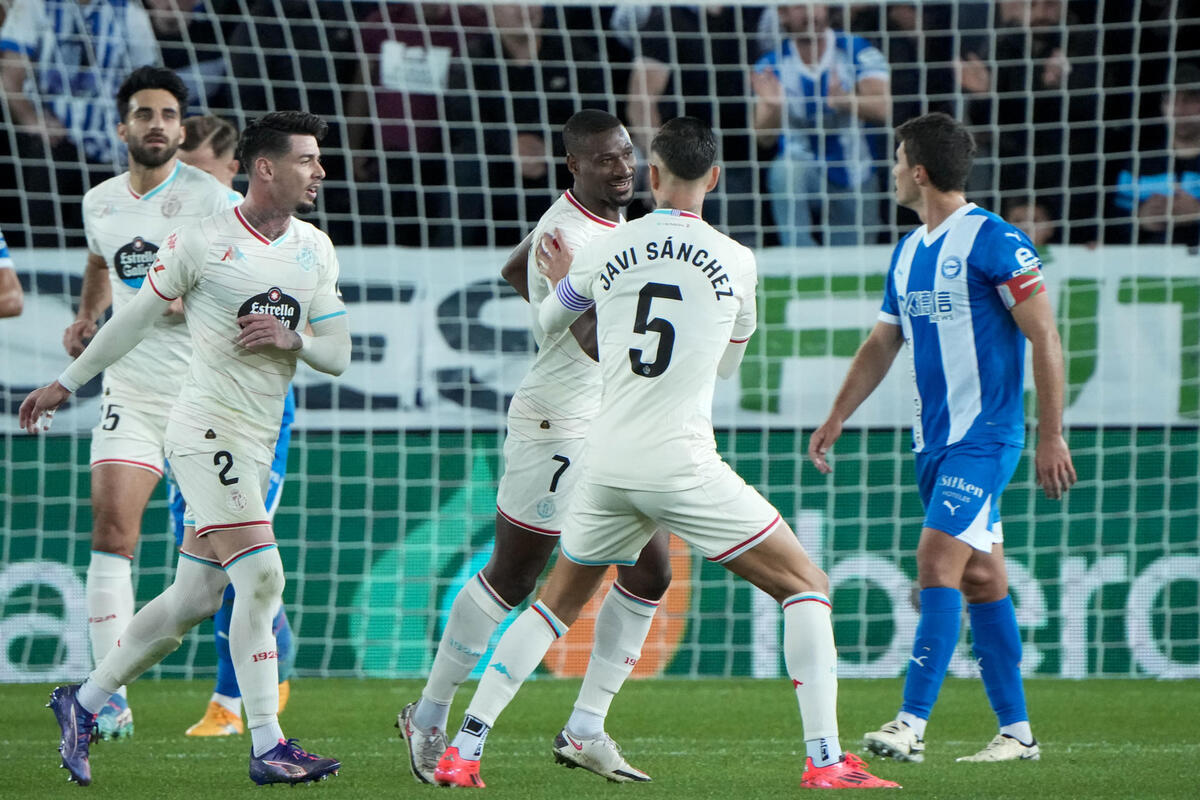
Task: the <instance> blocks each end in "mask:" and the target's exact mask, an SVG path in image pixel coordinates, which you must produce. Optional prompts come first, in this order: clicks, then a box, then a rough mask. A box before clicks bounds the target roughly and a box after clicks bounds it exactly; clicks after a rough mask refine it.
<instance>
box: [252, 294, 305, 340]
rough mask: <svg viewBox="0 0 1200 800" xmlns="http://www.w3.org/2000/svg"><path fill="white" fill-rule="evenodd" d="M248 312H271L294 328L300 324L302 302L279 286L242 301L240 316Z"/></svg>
mask: <svg viewBox="0 0 1200 800" xmlns="http://www.w3.org/2000/svg"><path fill="white" fill-rule="evenodd" d="M246 314H270V315H271V316H273V317H275V318H276V319H278V320H279V321H280V322H282V323H283V324H284V325H287V326H288V328H290V329H292V330H296V328H298V327H299V326H300V303H299V302H298V301H297V300H296V298H294V297H291V296H290V295H286V294H284V293H283V292H282V291H281V290H280V289H279V287H277V286H272V287H271V288H270V289H268V290H267V291H265V292H263V293H262V294H256V295H255V296H254V297H251V298H250V299H249V300H247V301H246V302H244V303H242V307H241V308H239V309H238V316H239V317H241V316H244V315H246Z"/></svg>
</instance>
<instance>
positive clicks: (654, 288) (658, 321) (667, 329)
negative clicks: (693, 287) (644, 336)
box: [629, 283, 683, 378]
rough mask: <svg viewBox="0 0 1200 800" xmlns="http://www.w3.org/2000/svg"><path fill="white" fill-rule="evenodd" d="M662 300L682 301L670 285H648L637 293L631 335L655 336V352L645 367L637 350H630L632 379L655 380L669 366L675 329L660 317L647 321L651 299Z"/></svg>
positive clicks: (678, 293) (676, 288)
mask: <svg viewBox="0 0 1200 800" xmlns="http://www.w3.org/2000/svg"><path fill="white" fill-rule="evenodd" d="M656 297H658V298H661V299H663V300H683V293H682V292H680V291H679V287H678V286H675V285H674V284H669V283H647V284H646V285H645V286H643V287H642V290H641V291H640V292H638V306H637V318H636V319H634V321H633V332H634V333H647V332H648V331H654V332H655V333H657V334H658V352H657V353H656V354H655V356H654V361H652V362H650V363H646V362H645V361H643V360H642V355H643V353H642V351H641V350H640V349H639V348H636V347H631V348H629V368H630V369H631V370H633V374H634V375H640V376H641V377H643V378H657V377H658V376H659V375H662V374H663V373H664V372H666V371H667V367H669V366H670V365H671V350H672V349H673V348H674V347H675V328H674V326H672V325H671V323H669V322H667V321H666V320H665V319H663V318H662V317H655V318H654V319H650V302H651V301H652V300H654V298H656Z"/></svg>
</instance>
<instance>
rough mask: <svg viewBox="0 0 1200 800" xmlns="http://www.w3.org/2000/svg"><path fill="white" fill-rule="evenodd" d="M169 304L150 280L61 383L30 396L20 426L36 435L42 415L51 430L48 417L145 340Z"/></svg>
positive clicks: (21, 412)
mask: <svg viewBox="0 0 1200 800" xmlns="http://www.w3.org/2000/svg"><path fill="white" fill-rule="evenodd" d="M169 303H170V301H169V300H167V299H166V298H163V297H160V296H159V295H158V293H157V292H156V291H154V289H153V287H152V285H151V283H150V281H149V280H147V281H146V284H145V285H144V286H143V288H142V290H141V291H139V292H138V293H137V294H135V295H134V296H133V299H131V300H130V301H129V303H128V304H126V305H125V307H124V308H122V309H121V310H120V311H119V312H118V313H116V314H114V315H113V318H112V319H111V320H109V321H108V324H107V325H105V326H104V328H103V329H101V331H100V332H99V333H97V334H96V338H94V339H92V341H91V342H90V343H89V344H88V346H87V347H85V348H84V350H83V352H82V353H81V354H80V355H79V358H77V359H75V360H74V361H72V362H71V364H70V365H69V366H68V367H67V368H66V369H65V370H63V373H62V375H59V376H58V380H57V381H55V382H54V383H51V384H49V385H48V386H43V387H42V388H41V389H37V390H35V391H34V392H32V393H30V395H29V396H28V397H26V398H25V402H23V403H21V410H20V412H19V415H18V418H19V420H20V423H21V427H22V428H24V429H25V430H27V431H29V432H30V433H36V432H37V426H38V423H39V419H40V418H42V417H43V416H44V417H45V419H44V420H42V429H43V430H48V429H49V427H50V421H49V416H50V415H51V414H53V412H54V409H56V408H58V407H59V406H60V405H62V404H63V403H64V402H66V400H67V398H68V397H70V395H71V393H72V392H74V391H75V390H76V389H78V388H79V387H80V386H83V385H84V384H85V383H87V382H88V381H90V380H91V379H92V378H94V377H96V376H97V375H99V374H100V373H101V372H103V371H104V370H105V369H107V368H108V367H109V366H110V365H111V364H113V363H115V362H116V361H118V360H119V359H120V358H121V357H122V356H123V355H125V354H126V353H128V352H129V351H130V350H132V349H133V348H134V347H136V346H137V345H138V343H139V342H141V341H142V339H144V338H146V334H147V333H149V331H150V328H151V326H152V325H153V324H154V320H155V319H156V318H157V317H158V316H159V315H161V314H162V313H163V310H164V309H165V308H166V307H167V305H168V304H169Z"/></svg>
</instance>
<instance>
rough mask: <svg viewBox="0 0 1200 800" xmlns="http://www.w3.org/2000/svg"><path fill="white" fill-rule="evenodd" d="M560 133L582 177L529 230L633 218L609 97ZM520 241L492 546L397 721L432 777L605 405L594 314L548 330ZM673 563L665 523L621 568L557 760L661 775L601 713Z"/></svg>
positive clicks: (539, 564)
mask: <svg viewBox="0 0 1200 800" xmlns="http://www.w3.org/2000/svg"><path fill="white" fill-rule="evenodd" d="M563 143H564V145H565V149H566V151H567V166H568V168H569V169H570V170H571V173H572V175H573V176H574V178H575V181H574V188H573V189H569V190H567V191H566V192H564V193H563V194H562V196H561V197H559V198H558V200H557V201H556V202H555V203H554V205H553V206H551V207H550V209H549V210H548V211H547V212H546V213H545V214H544V215H543V216H542V218H541V220H540V221H539V222H538V225H537V227H536V228H535V230H534V232H533V234H532V240H533V241H539V240H540V239H541V236H542V235H543V234H546V233H553V232H554V231H555V230H556V229H558V230H561V231H562V235H563V238H564V240H565V242H566V246H567V247H569V248H570V249H571V250H576V249H578V248H580V247H582V246H584V244H586V243H587V242H588V241H590V240H591V239H593V238H595V237H596V236H599V235H602V234H604V233H606V232H608V231H610V230H612V229H613V228H615V227H617V225H618V223H620V222H622V221H623V220H622V217H621V209H622V208H624V207H625V206H626V205H628V204H629V202H630V200H632V199H633V177H634V171H635V166H636V163H635V156H634V150H633V143H632V142H631V141H630V139H629V133H628V132H627V131H626V130H625V126H624V125H622V124H621V121H620V120H619V119H617V118H616V117H615V116H613V115H612V114H609V113H607V112H604V111H599V110H595V109H585V110H583V111H580V112H578V113H576V114H574V115H572V116H571V118H570V119H568V120H567V121H566V123H565V124H564V125H563ZM515 252H516V253H517V254H524V255H523V257H521V258H516V257H514V260H511V261H510V262H509V265H506V267H505V270H504V275H505V277H506V278H507V279H508V280H509V282H510V283H512V284H513V285H514V288H516V289H517V291H518V292H519V293H521V294H522V295H523V296H525V297H526V299H528V300H529V301H530V303H531V312H532V315H533V319H532V329H533V336H534V340H535V341H536V342H537V345H538V354H537V358H536V360H535V361H534V363H533V366H531V367H530V369H529V372H528V373H527V374H526V376H525V378H524V380H522V381H521V386H520V388H519V389H518V390H517V392H516V394H515V395H514V396H513V399H512V402H511V404H510V405H509V410H508V435H507V437H506V438H505V441H504V475H503V477H502V478H501V479H500V486H499V490H498V492H497V497H496V544H495V547H494V548H493V550H492V556H491V559H490V560H489V561H488V563H487V565H485V566H484V568H483V569H482V570H480V572H479V574H477V575H475V576H473V577H472V578H471V579H470V580H469V581H468V582H467V584H466V585H465V586H464V587H463V589H462V590H461V591H460V592H459V593H458V596H457V597H456V598H455V599H454V604H453V606H452V607H451V611H450V618H449V620H448V621H447V624H446V629H445V631H444V632H443V633H442V639H441V641H440V643H439V644H438V650H437V655H436V656H435V658H434V662H433V667H432V668H431V669H430V674H429V679H428V681H427V683H426V684H425V689H424V691H423V692H422V696H421V699H420V700H419V701H418V702H416V703H411V704H409V705H408V706H406V707H405V708H404V710H403V711H401V712H400V715H399V719H398V720H397V723H396V725H397V727H398V728H400V733H401V735H402V736H403V737H404V740H405V742H406V743H407V745H408V751H409V767H410V769H411V770H412V773H413V775H414V776H415V777H416V778H417V779H418V780H420V781H422V782H425V783H433V782H434V781H435V777H434V771H435V769H436V767H437V762H438V759H439V758H440V757H441V755H442V753H443V752H444V751H445V750H446V745H447V740H446V735H445V730H446V719H447V717H448V716H449V712H450V703H451V701H452V700H453V699H454V693H455V690H457V688H458V687H459V685H461V684H462V683H463V681H465V680H466V679H467V677H468V676H469V675H470V674H471V671H472V670H473V669H474V668H475V665H476V664H477V663H478V662H479V659H480V658H481V657H482V656H483V654H484V653H485V652H486V651H487V646H488V642H489V641H490V639H491V637H492V634H493V633H494V632H495V631H496V628H497V627H499V625H500V623H501V622H503V621H504V619H505V618H506V617H507V616H508V614H509V612H511V611H512V609H513V608H514V607H516V606H517V605H519V604H520V603H522V602H524V600H525V598H526V597H528V596H529V593H530V592H532V591H533V588H534V585H535V583H536V581H537V578H538V576H539V575H541V573H542V570H543V569H545V567H546V562H547V561H548V560H549V558H550V555H551V553H552V552H553V551H554V548H555V547H556V546H557V545H558V540H559V531H560V528H561V527H562V521H563V518H564V517H565V515H566V510H567V507H568V505H569V502H570V499H571V497H572V494H573V492H574V489H575V486H576V484H577V483H578V480H579V478H578V475H579V473H580V471H581V470H582V469H584V468H585V467H584V461H583V459H582V455H583V441H584V436H585V435H586V434H587V431H588V428H589V426H590V425H591V422H592V419H593V418H594V417H595V416H596V414H597V413H598V412H599V410H600V388H601V387H600V369H599V367H598V366H597V365H596V362H595V361H594V356H592V355H589V354H588V352H586V351H587V350H592V351H594V349H595V325H594V320H595V315H594V314H593V315H589V317H590V319H581V320H579V322H581V323H586V324H584V325H583V326H576V327H575V328H574V329H573V330H571V331H568V330H567V329H565V328H564V329H563V330H561V331H557V332H555V333H553V334H550V333H547V332H546V331H544V330H543V329H542V327H541V325H540V324H539V323H538V319H537V310H538V306H539V305H540V304H541V302H542V300H544V299H545V298H546V296H547V295H549V294H550V293H551V292H552V291H553V287H552V286H551V285H550V283H549V281H547V280H546V278H544V277H543V276H542V275H541V274H540V273H539V272H538V270H537V265H536V261H535V256H534V254H533V253H532V252H530V249H529V248H528V247H527V246H526V245H525V244H522V245H521V246H519V247H518V248H517V250H516V251H515ZM517 265H519V268H518V269H513V267H514V266H517ZM670 570H671V566H670V555H669V542H668V538H667V534H665V533H659V534H657V535H656V536H655V537H654V539H653V541H652V543H651V544H650V545H648V546H647V547H646V549H645V551H644V552H643V554H642V556H641V558H639V560H638V563H637V564H636V565H635V564H633V563H632V562H630V564H629V565H622V566H621V567H620V568H619V570H618V575H617V580H616V581H615V582H614V584H613V588H612V590H610V591H609V593H608V595H607V596H606V597H605V599H604V603H603V604H602V605H601V607H600V612H599V614H598V615H597V618H596V626H595V630H596V641H595V647H594V649H593V652H592V657H591V659H590V661H589V663H588V669H587V673H586V674H585V676H584V679H583V685H582V686H581V687H580V690H579V698H578V700H577V701H576V703H575V708H574V710H573V712H572V713H571V716H570V718H569V719H568V720H567V724H566V725H565V726H564V727H563V729H562V731H560V732H559V733H558V735H557V736H556V737H555V740H554V745H553V751H554V754H555V758H556V760H558V761H559V762H561V763H564V764H567V765H568V766H577V767H583V768H584V769H587V770H590V771H592V772H595V773H596V774H598V775H602V776H604V777H605V778H608V779H609V780H612V781H617V782H628V781H648V780H650V777H649V776H648V775H647V774H646V773H644V772H642V771H641V770H639V769H637V768H635V767H633V766H631V765H630V764H629V763H628V762H627V761H626V760H625V758H624V757H623V756H622V755H621V751H620V749H619V748H618V747H617V746H616V744H615V743H614V742H613V741H612V739H611V738H609V737H608V735H607V734H606V733H605V731H604V720H605V717H606V715H607V713H608V709H609V705H610V704H611V702H612V699H613V697H614V696H615V695H616V693H617V692H618V691H619V690H620V688H621V686H622V685H623V684H624V682H625V679H626V678H628V677H629V674H630V673H631V672H632V671H633V668H634V666H635V665H636V663H637V661H638V659H639V658H640V656H641V649H642V643H643V642H644V641H645V638H646V635H647V634H648V633H649V631H650V624H651V622H652V621H653V619H654V613H655V611H656V610H657V608H658V603H659V600H660V598H661V597H662V595H663V593H664V592H666V590H667V587H668V586H669V585H670V582H671V571H670ZM465 724H467V725H468V726H471V725H474V724H475V723H474V721H473V720H467V722H466V723H465Z"/></svg>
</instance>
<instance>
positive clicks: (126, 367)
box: [63, 67, 241, 739]
mask: <svg viewBox="0 0 1200 800" xmlns="http://www.w3.org/2000/svg"><path fill="white" fill-rule="evenodd" d="M187 98H188V94H187V88H186V87H185V86H184V84H183V81H181V80H180V79H179V76H177V75H176V74H175V73H174V72H172V71H171V70H169V69H164V68H162V67H141V68H139V69H136V70H134V71H133V72H132V73H130V74H129V76H128V77H127V78H126V79H125V81H124V82H123V83H122V84H121V88H120V90H119V91H118V93H117V107H118V109H119V110H120V114H121V123H120V124H119V125H118V126H117V133H118V135H119V136H120V137H121V139H122V140H123V141H124V142H125V143H126V144H127V145H128V147H129V171H128V172H124V173H122V174H120V175H117V176H116V177H114V178H109V179H108V180H106V181H104V182H103V183H101V184H99V185H98V186H96V187H95V188H93V189H92V190H90V191H89V192H88V193H87V194H86V195H84V198H83V226H84V233H85V234H86V235H87V242H88V257H87V266H86V267H85V269H84V275H83V288H82V290H81V291H80V298H79V310H78V312H77V314H76V319H75V321H74V322H73V323H71V325H70V326H68V327H67V329H66V331H65V332H64V334H63V346H64V347H65V348H66V350H67V353H68V355H71V356H77V355H79V354H80V353H81V352H82V351H83V346H84V340H85V339H87V338H90V337H91V336H93V335H94V334H95V332H96V320H97V319H98V318H99V317H100V316H101V315H102V314H103V313H104V312H105V310H107V308H108V307H109V305H110V304H111V305H112V307H113V310H114V311H120V310H121V309H122V308H124V307H125V306H126V305H127V304H128V303H129V302H130V300H132V299H133V297H134V295H136V294H137V292H138V289H139V288H140V287H141V285H142V282H143V281H144V280H145V276H146V272H147V271H148V270H149V269H150V267H151V265H153V263H154V259H155V257H156V254H157V253H158V250H159V248H160V247H162V246H163V245H164V243H165V242H166V238H167V234H169V233H170V232H171V231H173V230H175V229H176V228H178V227H180V226H181V225H186V224H191V223H194V222H196V221H198V220H200V219H203V218H204V217H208V216H211V215H213V214H216V213H217V212H219V211H224V210H226V209H229V208H232V207H233V206H234V205H236V204H237V202H239V201H240V199H241V198H240V196H239V195H237V194H236V193H235V192H233V191H232V190H231V189H229V188H227V187H225V186H223V185H222V184H221V183H220V181H217V180H216V179H214V178H213V177H212V176H211V175H209V174H207V173H205V172H203V171H201V170H199V169H195V168H193V167H189V166H187V165H186V164H184V163H182V162H181V161H179V160H178V158H176V152H177V150H178V148H179V146H180V144H181V143H182V142H183V137H184V132H183V110H184V109H186V108H187ZM191 353H192V344H191V341H190V340H189V338H188V330H187V325H186V323H185V321H184V318H183V315H182V314H178V313H172V312H171V311H168V312H167V313H164V314H163V315H161V316H160V317H158V318H157V319H156V320H155V321H154V326H153V331H152V333H151V334H150V335H148V336H147V337H146V339H145V341H143V342H142V343H141V344H139V345H138V346H137V347H135V348H134V349H133V350H131V351H130V352H129V353H128V354H126V355H125V356H124V357H123V358H122V359H121V360H119V361H118V362H116V363H115V364H113V365H112V366H111V367H109V368H108V369H107V370H105V373H104V383H103V387H104V388H103V394H102V396H101V405H100V421H99V422H98V423H97V424H96V427H95V428H93V429H92V450H91V502H92V548H91V551H92V552H91V560H90V561H89V563H88V569H87V582H86V586H87V610H88V636H89V638H90V639H91V644H92V659H93V663H94V664H99V663H100V662H101V661H102V660H103V659H104V656H106V655H107V654H108V651H109V650H111V649H112V647H113V646H114V645H115V644H116V642H117V637H118V636H120V635H121V631H123V630H125V626H126V625H128V624H129V620H131V619H132V618H133V577H132V574H131V567H132V562H133V554H134V551H135V549H136V547H137V541H138V536H139V534H140V533H141V527H142V513H143V512H144V511H145V509H146V503H147V502H148V501H149V500H150V495H151V493H152V492H153V491H154V487H155V486H156V485H157V484H158V480H159V478H161V477H162V476H163V461H164V450H163V437H164V435H165V432H166V428H167V414H168V412H169V411H170V409H171V402H172V401H173V400H174V399H175V396H176V395H177V394H179V387H180V385H181V383H182V381H183V376H184V374H186V372H187V364H188V360H189V359H190V358H191ZM97 730H98V732H99V734H100V736H101V738H105V739H117V738H123V737H126V736H131V735H132V734H133V712H132V711H131V710H130V708H129V705H128V703H127V702H126V700H125V687H124V686H122V687H121V688H120V690H119V691H118V692H117V693H116V694H114V695H113V696H112V698H111V699H110V701H109V702H108V704H106V705H105V707H104V708H103V709H102V710H101V713H100V717H99V719H98V721H97Z"/></svg>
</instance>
